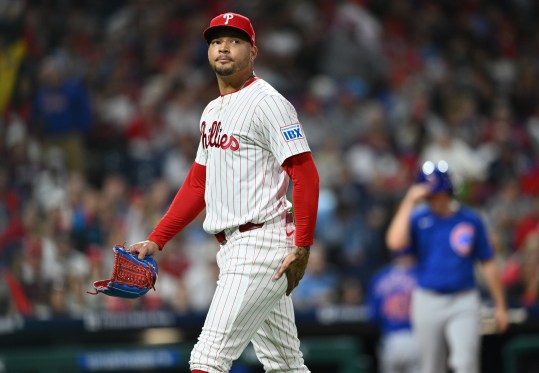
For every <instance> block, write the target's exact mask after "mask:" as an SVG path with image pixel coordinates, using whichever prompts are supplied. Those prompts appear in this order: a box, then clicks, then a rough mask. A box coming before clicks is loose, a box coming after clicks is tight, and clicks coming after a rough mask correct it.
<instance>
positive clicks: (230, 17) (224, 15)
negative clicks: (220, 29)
mask: <svg viewBox="0 0 539 373" xmlns="http://www.w3.org/2000/svg"><path fill="white" fill-rule="evenodd" d="M223 18H224V19H226V21H225V25H228V21H230V20H231V19H232V18H234V14H231V13H226V14H223Z"/></svg>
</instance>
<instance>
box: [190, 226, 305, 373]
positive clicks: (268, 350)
mask: <svg viewBox="0 0 539 373" xmlns="http://www.w3.org/2000/svg"><path fill="white" fill-rule="evenodd" d="M285 224H286V223H285V219H284V218H282V219H281V218H277V219H274V220H273V221H272V222H271V223H267V224H265V225H264V226H263V227H261V228H258V229H254V230H251V231H247V232H243V233H241V232H239V230H237V229H236V230H227V231H226V232H225V233H226V240H227V241H226V243H224V244H223V245H221V247H220V250H219V252H218V253H217V264H218V266H219V270H220V273H219V280H218V281H217V289H216V291H215V294H214V296H213V300H212V302H211V305H210V309H209V311H208V315H207V316H206V320H205V323H204V326H203V328H202V332H201V334H200V336H199V338H198V342H197V343H196V345H195V347H194V348H193V351H192V352H191V360H190V367H191V370H194V369H199V370H202V371H206V372H208V373H221V372H228V371H229V370H230V368H231V366H232V363H233V362H234V360H236V359H237V358H238V357H239V356H240V355H241V353H242V352H243V350H244V349H245V347H246V346H247V345H248V343H249V342H252V343H253V347H254V350H255V352H256V355H257V357H258V359H259V360H260V362H261V363H262V364H263V366H264V369H265V371H266V372H309V370H308V369H307V367H306V366H305V364H304V362H303V355H302V353H301V351H300V349H299V345H300V342H299V339H298V336H297V329H296V324H295V320H294V310H293V306H292V300H291V298H290V297H288V296H286V295H285V291H286V288H287V279H286V276H282V277H281V278H280V279H279V280H278V281H274V280H273V276H274V275H275V273H276V272H277V270H278V268H279V266H280V264H281V262H282V260H283V259H284V257H285V256H286V255H287V254H288V253H289V251H290V250H291V249H292V248H293V239H294V235H293V234H292V235H290V236H287V232H286V227H285ZM290 233H291V232H290V231H289V234H290Z"/></svg>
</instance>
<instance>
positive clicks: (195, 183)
mask: <svg viewBox="0 0 539 373" xmlns="http://www.w3.org/2000/svg"><path fill="white" fill-rule="evenodd" d="M205 190H206V166H203V165H201V164H198V163H196V162H193V165H192V166H191V169H190V170H189V173H188V174H187V177H186V178H185V181H184V182H183V184H182V186H181V188H180V190H178V193H176V196H175V197H174V200H173V201H172V203H171V204H170V207H169V208H168V211H167V212H166V213H165V215H163V217H162V218H161V220H160V221H159V223H158V224H157V226H156V227H155V229H154V230H153V232H152V233H151V234H150V235H149V236H148V240H150V241H153V242H155V243H156V244H157V245H158V246H159V250H162V249H163V247H164V246H165V244H166V243H167V242H168V241H170V240H171V239H172V238H173V237H174V236H175V235H177V234H178V233H179V232H180V231H181V230H182V229H183V228H185V227H186V226H187V225H188V224H189V223H191V222H192V221H193V220H194V219H195V218H196V217H197V216H198V214H200V213H201V212H202V210H204V208H205V207H206V202H205V201H204V192H205Z"/></svg>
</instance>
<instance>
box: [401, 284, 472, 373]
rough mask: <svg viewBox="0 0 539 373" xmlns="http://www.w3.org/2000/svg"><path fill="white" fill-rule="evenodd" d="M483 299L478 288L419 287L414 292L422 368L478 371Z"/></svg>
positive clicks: (414, 319)
mask: <svg viewBox="0 0 539 373" xmlns="http://www.w3.org/2000/svg"><path fill="white" fill-rule="evenodd" d="M479 311H480V300H479V293H478V292H477V291H476V290H469V291H464V292H459V293H455V294H440V293H436V292H433V291H429V290H426V289H421V288H418V289H416V290H415V291H414V293H413V295H412V324H413V328H414V331H415V333H416V336H417V338H418V343H419V348H420V360H421V372H422V373H434V372H436V373H443V372H447V365H449V367H450V368H451V369H452V371H453V372H454V373H478V372H479V348H480V342H481V334H480V315H479Z"/></svg>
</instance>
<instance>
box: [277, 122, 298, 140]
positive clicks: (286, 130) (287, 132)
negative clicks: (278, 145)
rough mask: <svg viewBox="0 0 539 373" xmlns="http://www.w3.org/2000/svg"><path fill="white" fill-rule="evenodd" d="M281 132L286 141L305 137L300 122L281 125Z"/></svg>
mask: <svg viewBox="0 0 539 373" xmlns="http://www.w3.org/2000/svg"><path fill="white" fill-rule="evenodd" d="M281 133H282V134H283V136H284V138H285V140H286V141H292V140H297V139H302V138H303V131H302V129H301V126H300V125H299V123H296V124H291V125H288V126H286V127H281Z"/></svg>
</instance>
